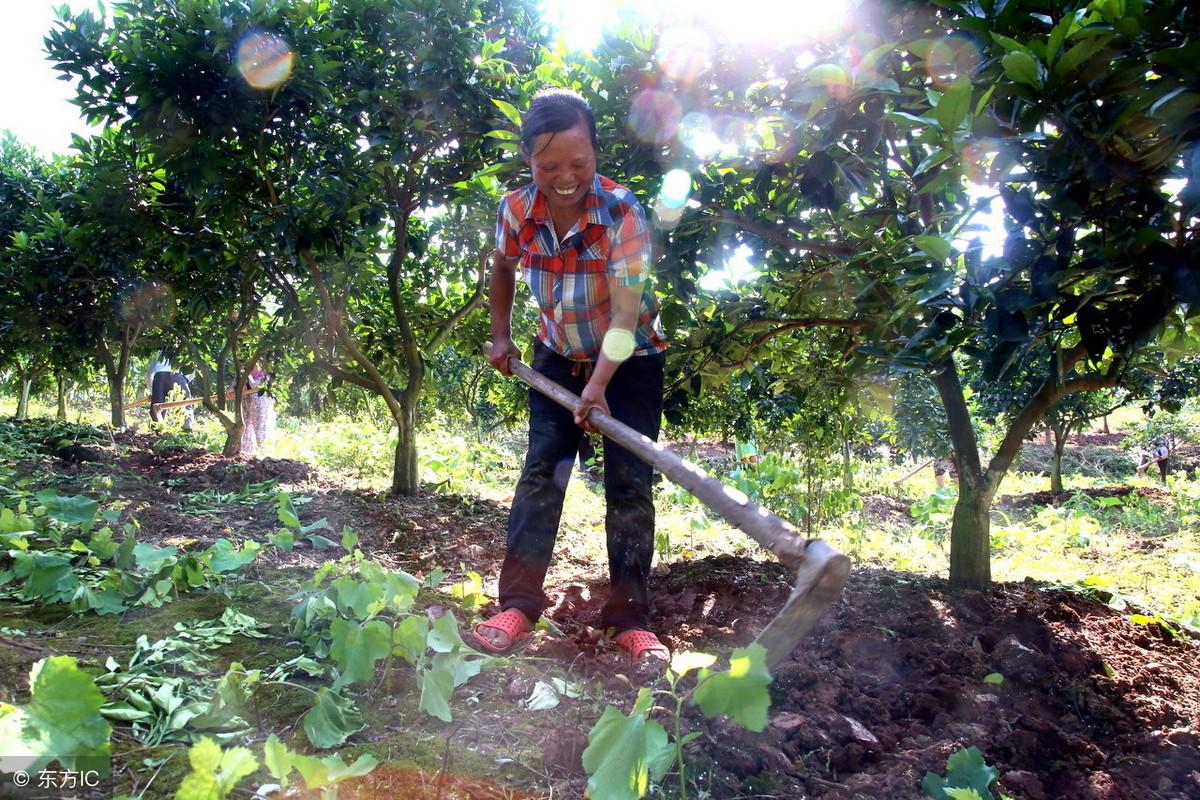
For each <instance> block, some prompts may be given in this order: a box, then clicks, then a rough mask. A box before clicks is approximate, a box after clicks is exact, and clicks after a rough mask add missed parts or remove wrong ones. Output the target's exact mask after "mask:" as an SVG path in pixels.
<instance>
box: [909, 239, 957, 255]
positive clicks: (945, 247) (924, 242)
mask: <svg viewBox="0 0 1200 800" xmlns="http://www.w3.org/2000/svg"><path fill="white" fill-rule="evenodd" d="M913 243H914V244H915V245H916V246H917V248H918V249H919V250H921V252H923V253H925V254H926V255H927V256H929V257H930V258H934V259H937V260H938V261H947V260H949V258H950V257H951V256H952V255H954V248H953V247H952V246H951V245H950V242H948V241H946V240H945V239H943V238H942V237H940V236H914V237H913Z"/></svg>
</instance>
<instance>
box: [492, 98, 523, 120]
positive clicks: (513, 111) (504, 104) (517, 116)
mask: <svg viewBox="0 0 1200 800" xmlns="http://www.w3.org/2000/svg"><path fill="white" fill-rule="evenodd" d="M492 102H493V103H495V104H496V108H498V109H500V113H501V114H503V115H504V118H505V119H507V120H508V121H509V122H511V123H512V124H513V125H515V126H516V127H518V128H520V127H521V112H520V111H517V107H516V106H514V105H513V104H512V103H510V102H508V101H507V100H500V99H497V98H495V97H493V98H492Z"/></svg>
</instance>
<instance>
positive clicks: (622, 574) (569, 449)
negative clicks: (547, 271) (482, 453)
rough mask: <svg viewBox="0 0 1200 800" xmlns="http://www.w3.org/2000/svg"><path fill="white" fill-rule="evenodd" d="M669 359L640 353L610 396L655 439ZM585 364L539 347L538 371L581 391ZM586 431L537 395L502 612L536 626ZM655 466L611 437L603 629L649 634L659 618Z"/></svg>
mask: <svg viewBox="0 0 1200 800" xmlns="http://www.w3.org/2000/svg"><path fill="white" fill-rule="evenodd" d="M663 361H664V357H663V356H662V355H661V354H660V355H652V356H634V357H632V358H630V359H628V360H627V361H625V363H623V364H621V366H620V367H618V368H617V371H616V373H614V374H613V377H612V380H611V381H609V384H608V388H607V390H606V391H605V400H607V401H608V408H609V410H610V411H611V412H612V415H613V416H614V417H616V418H617V419H618V420H620V421H621V422H624V423H625V424H626V425H628V426H629V427H631V428H633V429H634V430H636V431H639V432H640V433H644V434H645V435H646V436H649V437H650V438H651V439H657V438H658V429H659V424H660V422H661V419H662V390H663ZM576 366H577V365H576V363H575V362H573V361H571V360H569V359H566V358H563V357H562V356H560V355H558V354H557V353H555V352H554V351H553V350H551V349H550V348H548V347H546V346H545V345H543V344H542V343H541V342H537V343H536V345H535V350H534V359H533V368H534V369H535V370H536V371H537V372H540V373H541V374H542V375H545V376H546V377H547V378H550V379H551V380H552V381H554V382H555V383H557V384H559V385H560V386H562V387H564V388H566V389H568V390H570V391H571V392H574V393H575V394H579V393H580V392H581V391H582V390H583V387H584V385H585V383H586V381H585V380H584V376H583V374H582V370H580V371H579V372H580V374H577V375H573V374H572V372H573V371H574V370H575V368H576ZM582 436H583V429H582V428H580V427H579V426H578V425H576V424H575V420H574V418H573V416H572V414H571V412H570V411H567V410H566V409H565V408H563V407H562V406H560V405H558V404H557V403H555V402H554V401H553V400H550V399H549V398H547V397H544V396H542V395H541V394H540V393H538V392H537V391H534V390H532V389H531V390H530V392H529V451H528V452H527V453H526V456H525V468H524V470H522V472H521V479H520V481H519V482H518V483H517V490H516V492H515V494H514V495H513V503H512V511H511V512H510V513H509V517H508V551H507V553H506V554H505V556H504V566H503V567H502V568H501V570H500V607H501V608H502V609H509V608H515V609H517V610H518V611H520V612H521V613H523V614H524V615H525V616H527V617H529V619H530V620H533V621H536V620H537V619H538V617H540V616H541V614H542V609H543V608H545V606H546V595H545V594H544V593H543V592H542V583H543V581H545V579H546V570H547V568H548V567H549V566H550V556H551V553H552V552H553V550H554V539H555V537H556V536H557V535H558V521H559V517H560V516H561V515H562V505H563V495H564V493H565V492H566V488H567V480H568V479H569V478H570V476H571V469H572V467H574V465H575V454H576V452H577V451H578V449H579V440H580V438H581V437H582ZM650 478H651V468H650V466H649V465H648V464H646V463H645V462H643V461H642V460H641V459H639V458H638V457H637V456H635V455H633V454H632V453H630V452H629V451H627V450H626V449H625V448H623V447H620V446H619V445H617V444H615V443H614V442H612V441H609V439H608V438H605V439H604V497H605V505H606V512H605V517H604V528H605V531H606V533H607V535H608V575H609V584H610V596H609V601H608V603H607V605H605V607H604V611H603V612H602V615H601V620H600V623H601V626H602V627H604V628H615V629H616V630H617V631H623V630H626V629H628V628H645V627H646V625H647V622H648V620H649V616H650V595H649V589H648V583H649V579H650V559H651V557H652V555H653V550H654V499H653V495H652V493H651V488H650Z"/></svg>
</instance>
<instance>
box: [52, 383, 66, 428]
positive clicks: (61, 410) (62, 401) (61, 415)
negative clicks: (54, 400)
mask: <svg viewBox="0 0 1200 800" xmlns="http://www.w3.org/2000/svg"><path fill="white" fill-rule="evenodd" d="M54 418H55V419H57V420H58V421H59V422H66V421H67V379H66V378H65V377H63V376H62V375H59V376H58V413H57V414H55V416H54Z"/></svg>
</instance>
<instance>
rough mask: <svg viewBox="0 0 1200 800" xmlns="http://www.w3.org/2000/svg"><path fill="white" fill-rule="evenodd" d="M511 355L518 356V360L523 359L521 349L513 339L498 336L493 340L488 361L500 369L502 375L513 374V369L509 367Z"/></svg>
mask: <svg viewBox="0 0 1200 800" xmlns="http://www.w3.org/2000/svg"><path fill="white" fill-rule="evenodd" d="M511 356H516V357H517V360H518V361H520V360H521V351H520V350H519V349H518V348H517V346H516V345H515V344H513V340H512V339H510V338H508V337H505V336H498V337H496V338H495V339H494V340H493V341H492V351H491V353H490V354H489V355H488V361H490V362H491V363H492V366H493V367H495V368H496V369H498V370H500V374H501V375H512V370H511V369H509V366H508V359H509V357H511Z"/></svg>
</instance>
